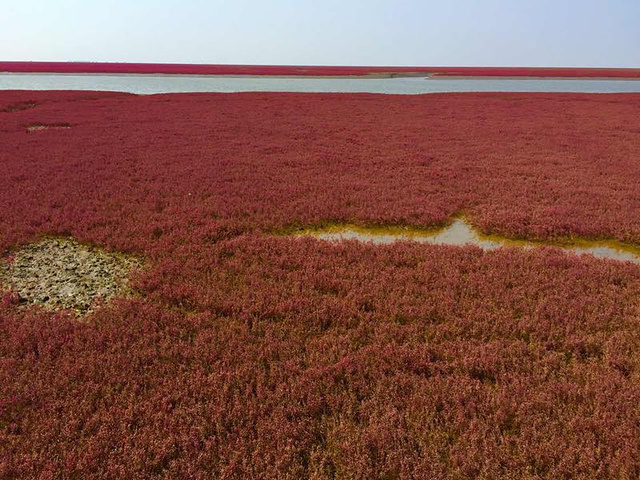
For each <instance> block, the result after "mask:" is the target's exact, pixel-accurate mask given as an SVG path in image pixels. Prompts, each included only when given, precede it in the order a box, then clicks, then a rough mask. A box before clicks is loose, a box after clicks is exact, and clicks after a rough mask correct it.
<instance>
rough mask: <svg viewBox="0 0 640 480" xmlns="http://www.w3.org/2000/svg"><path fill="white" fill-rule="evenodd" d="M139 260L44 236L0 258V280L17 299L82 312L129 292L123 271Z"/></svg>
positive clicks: (71, 241)
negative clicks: (98, 303) (40, 239)
mask: <svg viewBox="0 0 640 480" xmlns="http://www.w3.org/2000/svg"><path fill="white" fill-rule="evenodd" d="M140 266H141V262H140V261H139V260H137V259H135V258H133V257H130V256H125V255H121V254H114V253H108V252H106V251H104V250H100V249H98V248H95V247H88V246H86V245H82V244H80V243H78V242H76V241H74V240H72V239H67V238H46V239H44V240H42V241H40V242H38V243H33V244H29V245H26V246H24V247H22V248H20V249H18V250H15V251H13V252H11V254H10V255H9V256H7V257H6V258H4V259H3V260H2V261H0V284H2V286H3V288H9V289H11V290H13V291H15V292H17V293H18V295H19V298H20V303H21V304H23V305H41V306H42V307H44V308H46V309H50V310H63V309H73V310H75V311H76V312H78V313H81V314H84V313H87V312H88V311H90V310H91V308H92V307H93V306H95V305H96V303H97V302H101V301H107V300H109V299H111V298H113V297H115V296H117V295H126V294H127V293H129V288H128V276H129V272H130V271H131V270H132V269H134V268H136V267H140Z"/></svg>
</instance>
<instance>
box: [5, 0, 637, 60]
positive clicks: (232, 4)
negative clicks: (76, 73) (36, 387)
mask: <svg viewBox="0 0 640 480" xmlns="http://www.w3.org/2000/svg"><path fill="white" fill-rule="evenodd" d="M0 12H1V15H2V28H0V61H11V60H15V61H108V62H161V63H212V64H258V65H388V66H402V65H406V66H533V67H543V66H549V67H640V0H438V1H434V0H421V1H420V0H395V1H393V0H366V1H365V0H225V1H220V0H0Z"/></svg>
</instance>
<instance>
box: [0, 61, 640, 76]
mask: <svg viewBox="0 0 640 480" xmlns="http://www.w3.org/2000/svg"><path fill="white" fill-rule="evenodd" d="M0 72H12V73H103V74H164V75H173V74H178V75H283V76H322V77H324V76H367V75H397V76H402V75H419V74H423V75H432V76H434V77H452V76H453V77H549V78H554V77H555V78H559V77H563V78H629V79H631V78H640V69H639V68H533V67H392V66H389V67H370V66H369V67H367V66H362V67H348V66H302V65H299V66H298V65H203V64H177V63H173V64H172V63H102V62H0Z"/></svg>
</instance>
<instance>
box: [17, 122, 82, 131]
mask: <svg viewBox="0 0 640 480" xmlns="http://www.w3.org/2000/svg"><path fill="white" fill-rule="evenodd" d="M65 128H71V125H69V124H68V123H34V124H32V125H28V126H27V132H38V131H40V130H50V129H65Z"/></svg>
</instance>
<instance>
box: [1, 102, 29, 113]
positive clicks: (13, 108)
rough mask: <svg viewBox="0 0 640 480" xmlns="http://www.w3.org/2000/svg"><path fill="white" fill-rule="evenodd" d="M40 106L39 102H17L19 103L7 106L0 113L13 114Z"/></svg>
mask: <svg viewBox="0 0 640 480" xmlns="http://www.w3.org/2000/svg"><path fill="white" fill-rule="evenodd" d="M37 105H38V102H35V101H30V100H28V101H25V102H17V103H12V104H11V105H7V106H6V107H4V108H1V109H0V112H5V113H13V112H19V111H21V110H29V109H30V108H34V107H36V106H37Z"/></svg>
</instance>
